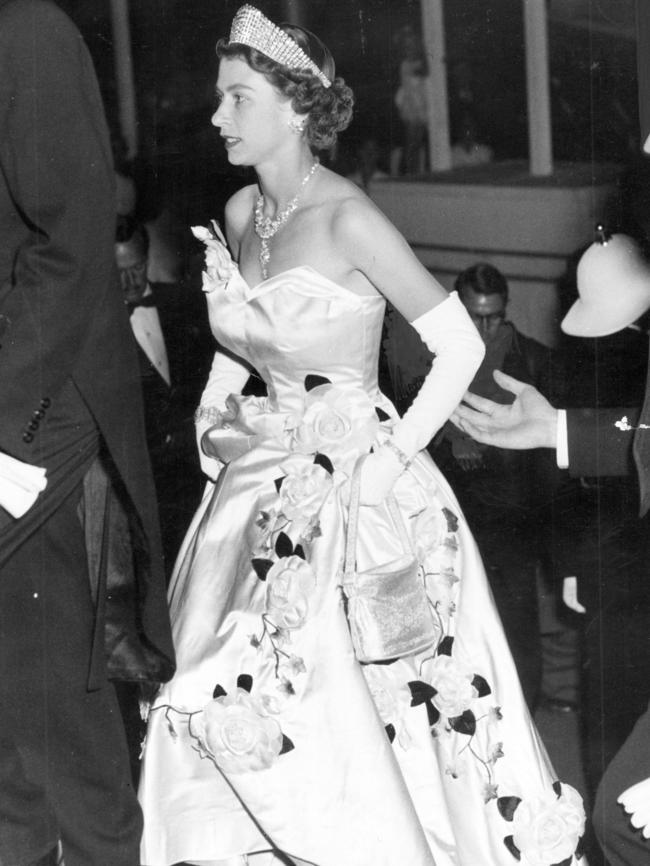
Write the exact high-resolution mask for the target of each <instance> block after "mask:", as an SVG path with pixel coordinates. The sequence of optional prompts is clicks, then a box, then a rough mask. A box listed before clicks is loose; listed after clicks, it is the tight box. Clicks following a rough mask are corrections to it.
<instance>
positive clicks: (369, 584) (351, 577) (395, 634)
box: [341, 458, 440, 663]
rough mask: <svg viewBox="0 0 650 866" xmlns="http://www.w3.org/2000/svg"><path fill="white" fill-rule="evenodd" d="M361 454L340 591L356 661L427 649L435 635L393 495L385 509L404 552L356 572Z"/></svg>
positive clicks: (419, 573) (421, 579) (421, 580)
mask: <svg viewBox="0 0 650 866" xmlns="http://www.w3.org/2000/svg"><path fill="white" fill-rule="evenodd" d="M362 463H363V458H361V459H360V460H359V461H358V462H357V465H356V466H355V469H354V472H353V475H352V481H351V488H352V489H351V495H350V508H349V513H348V525H347V531H346V539H345V561H344V567H343V579H342V584H341V585H342V589H343V594H344V596H345V600H346V612H347V617H348V622H349V625H350V634H351V636H352V644H353V646H354V652H355V655H356V657H357V659H358V660H359V661H360V662H364V663H368V662H381V661H389V660H391V659H397V658H402V657H403V656H408V655H414V654H415V653H419V652H423V651H424V650H427V649H429V647H431V646H432V645H433V644H434V643H435V642H436V640H438V639H439V637H440V630H439V628H438V626H437V625H436V623H435V621H434V619H433V616H432V612H431V607H430V602H429V600H428V598H427V593H426V588H425V585H424V576H423V574H422V571H421V569H420V566H419V563H418V561H417V559H416V557H415V553H414V551H413V547H412V545H411V541H410V539H409V536H408V532H407V530H406V526H405V525H404V520H403V518H402V515H401V514H400V510H399V507H398V505H397V502H396V500H395V497H394V496H393V495H392V494H390V495H389V497H388V500H387V507H388V511H389V514H390V516H391V520H392V522H393V524H394V526H395V530H396V531H397V533H398V535H399V537H400V541H401V544H402V549H403V550H404V553H403V555H402V556H400V557H399V558H398V559H395V560H392V561H391V562H386V563H381V564H379V565H376V566H374V567H373V568H369V569H365V570H364V571H358V570H357V567H356V546H357V531H358V525H359V486H360V474H361V466H362Z"/></svg>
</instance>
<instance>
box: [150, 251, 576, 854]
mask: <svg viewBox="0 0 650 866" xmlns="http://www.w3.org/2000/svg"><path fill="white" fill-rule="evenodd" d="M232 271H233V272H232V274H231V276H230V279H229V280H228V281H227V284H226V285H225V286H224V285H220V284H219V281H218V280H217V281H216V282H215V283H211V282H210V280H209V279H207V278H206V279H205V281H204V288H207V289H209V291H208V294H207V300H208V305H209V312H210V319H211V325H212V328H213V330H214V333H215V336H216V337H217V339H218V340H219V341H220V343H221V344H222V345H224V346H225V347H227V348H228V349H229V350H231V351H232V352H234V353H235V354H236V355H238V356H240V357H241V358H244V359H246V360H247V361H249V362H250V364H251V365H252V366H253V367H254V368H255V369H256V370H257V371H258V372H259V374H260V375H261V376H262V377H263V379H264V381H265V382H266V385H267V388H268V396H267V397H265V398H257V397H249V398H241V397H238V398H236V399H232V398H231V399H230V400H229V411H228V413H227V416H226V419H225V421H224V423H223V425H222V428H220V429H219V430H218V431H217V432H216V434H215V436H216V438H217V439H219V438H221V440H222V441H221V447H222V453H223V455H224V457H225V458H226V459H228V460H229V462H228V463H227V465H226V466H225V468H224V469H223V471H222V472H221V475H220V476H219V479H218V481H217V483H216V484H214V485H213V484H209V485H208V488H207V490H206V492H205V496H204V498H203V501H202V503H201V506H200V508H199V509H198V512H197V514H196V516H195V518H194V520H193V522H192V525H191V527H190V529H189V531H188V534H187V537H186V539H185V542H184V545H183V547H182V550H181V553H180V555H179V558H178V562H177V565H176V569H175V574H174V576H173V579H172V583H171V586H170V593H169V602H170V608H171V618H172V623H173V635H174V641H175V646H176V654H177V660H178V671H177V673H176V675H175V677H174V678H173V679H172V680H171V682H169V683H167V684H166V685H165V686H163V687H162V688H161V690H160V692H159V694H158V695H157V697H156V698H155V700H154V702H153V705H152V709H151V712H150V716H149V724H148V733H147V737H146V742H145V747H144V758H143V772H142V779H141V788H140V798H141V803H142V808H143V811H144V818H145V832H144V840H143V845H142V863H143V864H145V866H168V864H175V863H179V862H181V861H184V860H190V861H200V860H204V861H210V860H220V859H227V858H229V857H235V856H236V855H240V854H244V853H246V852H256V851H262V850H267V849H269V848H270V847H271V846H276V847H277V848H278V849H280V850H281V851H284V852H286V853H288V854H289V855H293V856H296V857H299V858H301V859H302V860H306V861H308V862H310V863H314V864H317V866H398V864H404V866H432V864H437V866H452V864H454V866H497V864H498V866H516V864H517V862H520V863H522V864H528V866H550V864H551V863H561V862H565V863H567V864H568V863H570V862H572V859H571V854H572V851H573V848H574V846H575V843H576V840H577V838H578V836H580V834H581V832H582V827H583V820H584V818H583V813H582V806H581V803H580V800H579V797H578V795H577V793H576V792H575V791H574V790H573V789H572V788H570V787H569V786H567V785H559V784H558V783H557V782H556V777H555V775H554V772H553V769H552V767H551V766H550V764H549V760H548V757H547V755H546V752H545V750H544V747H543V745H542V743H541V742H540V740H539V738H538V735H537V733H536V730H535V728H534V726H533V724H532V722H531V720H530V718H529V714H528V711H527V709H526V706H525V703H524V700H523V697H522V693H521V690H520V687H519V683H518V680H517V674H516V671H515V668H514V665H513V661H512V658H511V656H510V652H509V650H508V646H507V643H506V640H505V637H504V633H503V629H502V627H501V624H500V621H499V617H498V614H497V612H496V610H495V607H494V603H493V600H492V597H491V594H490V590H489V588H488V584H487V582H486V577H485V573H484V570H483V566H482V564H481V560H480V557H479V554H478V552H477V548H476V546H475V543H474V541H473V538H472V536H471V534H470V533H469V531H468V529H467V526H466V524H465V521H464V519H463V516H462V514H461V512H460V509H459V507H458V504H457V502H456V499H455V498H454V495H453V493H452V491H451V489H450V488H449V486H448V484H447V482H446V481H445V479H444V477H443V476H442V475H441V473H440V472H439V470H438V469H437V468H436V466H435V465H434V463H433V462H432V460H431V459H430V457H429V456H428V454H426V453H421V454H420V455H419V456H418V457H417V458H416V460H415V461H414V463H413V464H412V466H411V467H410V468H409V469H408V471H407V472H405V473H404V475H403V476H402V478H400V480H399V482H398V484H397V487H396V490H395V493H396V497H397V501H398V503H399V507H400V509H401V513H402V514H403V516H404V519H405V523H406V524H407V526H408V527H409V531H410V533H411V536H412V540H413V545H414V547H415V549H416V550H417V552H418V555H419V558H420V560H421V562H422V563H423V564H424V565H425V568H426V571H427V574H428V577H427V588H428V592H429V596H430V600H431V605H432V609H434V610H435V615H436V617H437V619H438V623H439V628H440V635H439V641H438V642H437V644H436V646H435V647H434V648H433V649H432V650H430V651H428V652H426V653H422V655H421V656H418V657H416V658H407V659H399V660H397V661H394V662H393V663H390V664H370V665H363V666H362V665H361V664H359V662H358V661H357V660H356V658H355V655H354V652H353V648H352V644H351V639H350V633H349V628H348V623H347V620H346V614H345V611H344V604H343V598H342V592H341V588H340V573H341V568H342V562H343V555H344V533H345V521H346V512H347V503H348V501H349V499H348V497H349V485H348V482H347V479H348V476H349V472H350V467H351V466H352V464H353V463H354V460H355V458H356V457H357V456H358V454H359V453H361V452H362V451H364V450H366V451H367V450H368V448H369V445H370V444H371V442H372V441H373V440H374V441H378V440H381V438H382V436H383V435H385V431H386V430H387V429H389V427H390V424H391V419H393V418H394V417H395V410H394V408H393V406H392V405H391V403H390V402H389V401H388V400H387V399H386V398H385V397H384V395H383V394H382V393H381V392H380V391H379V389H378V384H377V361H378V351H379V343H380V336H381V329H382V319H383V313H384V301H383V300H382V299H381V298H380V297H375V296H373V297H360V296H358V295H356V294H353V293H352V292H350V291H348V290H346V289H344V288H342V287H340V286H338V285H336V284H334V283H333V282H331V281H330V280H329V279H327V278H326V277H324V276H322V275H321V274H319V273H317V272H315V271H314V270H312V269H311V268H309V267H297V268H294V269H292V270H289V271H286V272H284V273H281V274H279V275H277V276H274V277H271V278H270V279H267V280H265V281H264V282H262V283H261V284H260V285H258V286H256V287H255V288H250V287H249V286H247V284H246V283H245V281H244V280H243V278H242V277H241V276H240V274H239V272H238V271H237V269H236V267H235V268H232ZM377 409H379V410H380V411H379V412H377V411H376V410H377ZM381 419H383V420H381ZM317 454H320V455H323V454H325V455H326V456H327V460H322V458H321V459H319V460H317V461H316V462H314V457H315V455H317ZM503 543H504V544H507V543H508V539H507V527H504V538H503ZM400 553H401V547H400V543H399V540H398V537H397V536H396V533H395V532H394V531H393V530H392V528H391V524H390V520H389V518H388V516H387V514H386V513H385V511H384V510H383V509H382V508H378V509H374V508H362V514H361V519H360V530H359V545H358V561H359V566H360V567H361V568H363V567H366V566H369V565H370V564H372V563H375V564H376V563H378V562H387V561H390V560H394V559H395V558H396V557H397V556H399V555H400ZM204 708H207V709H205V711H204ZM517 852H520V853H521V860H519V861H518V860H517V858H516V854H517Z"/></svg>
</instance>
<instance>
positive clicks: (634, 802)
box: [617, 779, 650, 839]
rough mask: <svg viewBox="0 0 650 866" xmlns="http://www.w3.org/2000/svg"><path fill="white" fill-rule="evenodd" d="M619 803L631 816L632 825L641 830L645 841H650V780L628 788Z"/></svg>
mask: <svg viewBox="0 0 650 866" xmlns="http://www.w3.org/2000/svg"><path fill="white" fill-rule="evenodd" d="M617 802H619V803H620V804H621V805H622V806H623V808H624V809H625V811H626V812H627V813H628V815H630V824H631V825H632V826H633V827H635V828H636V829H637V830H641V835H642V836H643V838H644V839H650V779H644V780H643V781H642V782H637V783H636V785H632V786H631V787H630V788H627V789H626V790H625V791H623V793H622V794H621V796H620V797H619V798H618V801H617Z"/></svg>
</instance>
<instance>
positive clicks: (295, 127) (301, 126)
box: [287, 117, 307, 135]
mask: <svg viewBox="0 0 650 866" xmlns="http://www.w3.org/2000/svg"><path fill="white" fill-rule="evenodd" d="M306 122H307V121H306V119H305V118H304V117H303V118H299V117H292V118H291V119H290V120H288V121H287V126H288V127H289V129H290V130H291V132H295V133H296V135H302V133H303V132H304V131H305V124H306Z"/></svg>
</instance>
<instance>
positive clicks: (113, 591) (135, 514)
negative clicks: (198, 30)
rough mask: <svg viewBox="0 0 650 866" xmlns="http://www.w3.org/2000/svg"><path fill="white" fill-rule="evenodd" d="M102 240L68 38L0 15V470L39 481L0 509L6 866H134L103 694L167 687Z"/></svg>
mask: <svg viewBox="0 0 650 866" xmlns="http://www.w3.org/2000/svg"><path fill="white" fill-rule="evenodd" d="M114 230H115V214H114V197H113V171H112V164H111V156H110V146H109V142H108V134H107V130H106V126H105V121H104V116H103V110H102V105H101V100H100V96H99V90H98V87H97V82H96V79H95V75H94V71H93V69H92V63H91V60H90V57H89V55H88V53H87V51H86V49H85V46H84V45H83V42H82V40H81V37H80V35H79V33H78V32H77V30H76V29H75V28H74V26H73V25H72V24H71V22H70V21H69V19H68V18H67V17H66V16H65V15H64V14H63V13H62V12H61V11H60V10H59V9H58V8H57V7H56V6H55V5H53V4H52V3H51V2H48V0H0V452H1V453H2V454H5V455H9V456H10V457H11V458H14V459H15V460H16V461H19V463H17V464H16V465H17V466H18V467H20V465H21V464H24V465H26V466H28V467H29V466H38V467H42V468H43V469H44V470H45V478H46V482H47V486H46V487H45V489H44V491H43V492H41V493H40V495H38V497H37V499H36V501H35V502H34V504H33V505H32V506H31V508H28V509H27V510H26V511H25V510H24V509H23V510H17V511H16V510H15V511H13V512H10V511H9V510H5V508H3V507H0V862H1V863H3V864H4V863H6V864H11V866H26V864H32V863H35V862H43V863H46V862H49V860H48V859H47V858H48V857H50V856H52V855H51V852H52V851H53V849H55V847H56V846H57V844H58V843H61V845H62V849H63V855H64V857H65V862H66V864H67V866H89V864H107V866H108V864H111V866H135V864H137V863H138V862H139V857H138V849H139V837H140V831H141V816H140V812H139V809H138V806H137V801H136V798H135V792H134V791H133V789H132V787H131V784H130V776H129V764H128V754H127V749H126V744H125V738H124V731H123V728H122V723H121V720H120V715H119V711H118V709H117V704H116V699H115V694H114V691H113V687H112V685H111V684H110V683H109V682H108V678H109V677H110V678H114V679H119V678H123V679H128V680H132V681H139V682H143V683H147V682H155V681H159V680H163V679H167V678H168V677H169V676H170V675H171V673H172V672H173V650H172V646H171V639H170V633H169V624H168V620H167V610H166V602H165V593H164V579H163V571H162V561H161V555H160V538H159V530H158V527H157V515H156V506H155V496H154V491H153V485H152V480H151V474H150V467H149V463H148V459H147V456H146V445H145V439H144V426H143V416H142V402H141V395H140V386H139V381H138V368H137V361H136V356H135V347H134V345H133V339H132V336H131V334H130V333H129V325H128V319H127V314H126V311H125V308H124V304H123V302H122V297H121V292H120V290H119V286H118V284H117V280H116V275H115V270H114V252H113V242H114ZM5 492H6V491H5ZM5 505H8V503H7V501H6V500H5ZM21 511H22V513H21ZM16 515H18V516H16ZM40 858H42V859H40Z"/></svg>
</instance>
